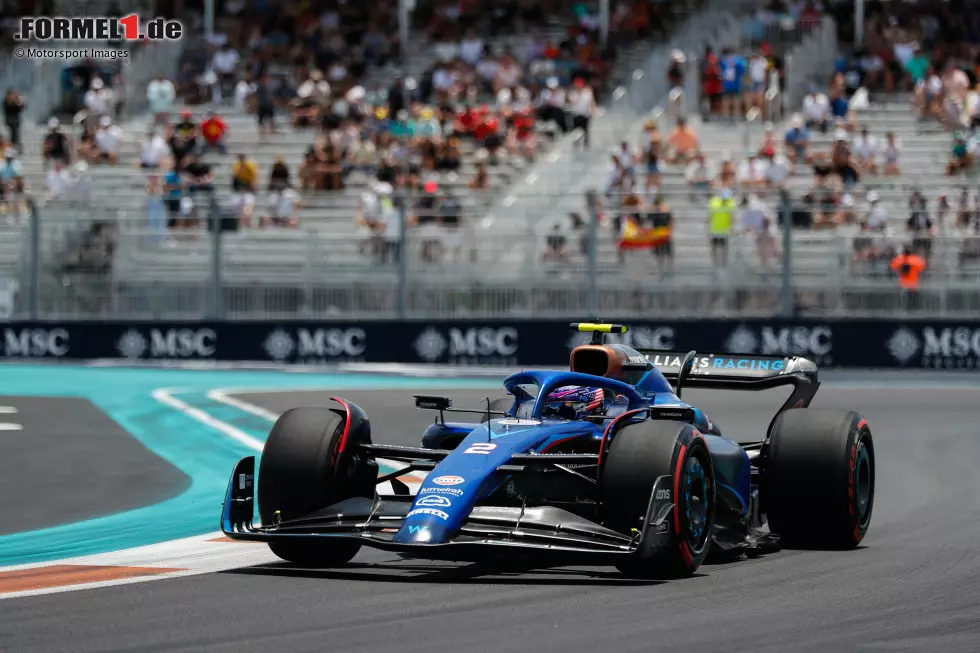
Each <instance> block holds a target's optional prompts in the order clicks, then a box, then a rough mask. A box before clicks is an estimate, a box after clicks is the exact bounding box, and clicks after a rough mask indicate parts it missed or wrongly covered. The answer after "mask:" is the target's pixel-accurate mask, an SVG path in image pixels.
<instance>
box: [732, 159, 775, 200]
mask: <svg viewBox="0 0 980 653" xmlns="http://www.w3.org/2000/svg"><path fill="white" fill-rule="evenodd" d="M768 167H769V165H768V162H767V161H766V160H765V159H763V158H761V157H759V155H758V154H757V153H755V152H749V154H748V157H747V158H746V159H745V160H744V161H742V162H741V163H740V164H739V166H738V173H737V179H738V185H739V188H740V189H742V190H743V191H747V190H753V191H757V192H758V191H759V190H761V189H764V188H765V186H766V170H767V168H768Z"/></svg>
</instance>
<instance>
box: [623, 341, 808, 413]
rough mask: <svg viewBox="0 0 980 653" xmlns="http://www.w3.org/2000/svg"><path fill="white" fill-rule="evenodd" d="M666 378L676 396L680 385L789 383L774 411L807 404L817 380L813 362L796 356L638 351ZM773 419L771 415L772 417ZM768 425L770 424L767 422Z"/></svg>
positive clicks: (719, 386)
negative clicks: (785, 395) (784, 397)
mask: <svg viewBox="0 0 980 653" xmlns="http://www.w3.org/2000/svg"><path fill="white" fill-rule="evenodd" d="M639 351H640V353H642V354H643V355H644V356H645V357H646V359H647V360H648V361H649V362H650V363H651V364H652V365H653V366H654V367H656V368H657V369H658V370H660V373H661V374H663V375H664V378H665V379H667V380H668V381H670V382H671V383H672V384H673V385H674V388H675V392H676V393H677V396H678V397H680V396H681V393H682V392H683V389H684V388H688V387H690V388H714V389H718V390H768V389H770V388H778V387H781V386H793V392H792V393H791V394H790V396H789V398H788V399H787V400H786V402H785V403H784V404H783V406H782V407H781V408H780V409H779V412H778V413H776V415H777V416H778V415H779V413H781V412H783V411H784V410H788V409H791V408H805V407H807V406H809V405H810V402H811V401H812V400H813V397H814V395H816V394H817V389H818V388H819V387H820V382H819V381H818V380H817V365H816V364H815V363H814V362H813V361H810V360H807V359H806V358H800V357H799V356H789V357H778V356H752V355H737V354H736V355H732V354H698V353H697V352H693V351H689V352H686V353H685V352H679V351H656V350H639ZM773 421H774V422H775V418H773ZM770 427H771V425H770Z"/></svg>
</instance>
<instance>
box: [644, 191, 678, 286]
mask: <svg viewBox="0 0 980 653" xmlns="http://www.w3.org/2000/svg"><path fill="white" fill-rule="evenodd" d="M649 221H650V227H651V228H653V229H664V230H666V231H667V237H666V239H665V240H663V241H662V242H658V243H657V244H656V245H654V246H653V256H654V258H656V259H657V268H658V269H659V270H660V274H661V275H665V276H671V275H672V274H673V273H674V239H673V230H674V216H673V214H672V213H671V212H670V205H669V204H668V203H667V199H666V198H665V197H664V196H663V195H659V194H658V195H657V196H656V197H654V199H653V203H652V205H651V208H650V215H649Z"/></svg>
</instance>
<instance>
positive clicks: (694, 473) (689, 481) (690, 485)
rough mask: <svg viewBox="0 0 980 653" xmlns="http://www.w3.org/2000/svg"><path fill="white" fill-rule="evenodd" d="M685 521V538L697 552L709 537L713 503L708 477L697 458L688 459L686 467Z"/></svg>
mask: <svg viewBox="0 0 980 653" xmlns="http://www.w3.org/2000/svg"><path fill="white" fill-rule="evenodd" d="M683 501H684V521H685V522H687V529H686V532H685V537H686V539H687V542H688V544H689V545H690V546H691V549H693V550H695V551H697V550H700V549H701V547H702V546H703V544H704V542H705V540H706V539H707V535H708V515H709V512H710V509H711V506H710V504H709V502H710V501H711V498H710V495H709V494H708V475H707V473H706V472H705V470H704V466H702V465H701V461H700V460H699V459H698V458H697V457H696V456H691V457H690V458H688V460H687V463H685V465H684V498H683Z"/></svg>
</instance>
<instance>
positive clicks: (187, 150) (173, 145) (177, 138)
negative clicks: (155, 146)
mask: <svg viewBox="0 0 980 653" xmlns="http://www.w3.org/2000/svg"><path fill="white" fill-rule="evenodd" d="M199 131H200V129H199V127H198V125H197V123H196V122H194V119H193V117H192V116H191V112H190V111H188V110H187V109H184V110H183V111H181V112H180V120H179V121H178V122H177V124H176V125H174V127H173V130H172V131H171V134H170V138H169V139H168V141H167V144H168V145H169V146H170V153H171V155H173V157H174V159H175V160H176V161H177V166H178V167H183V165H184V159H185V158H187V156H189V155H190V154H193V153H195V152H197V151H198V148H199V147H200V142H199V139H198V132H199Z"/></svg>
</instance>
